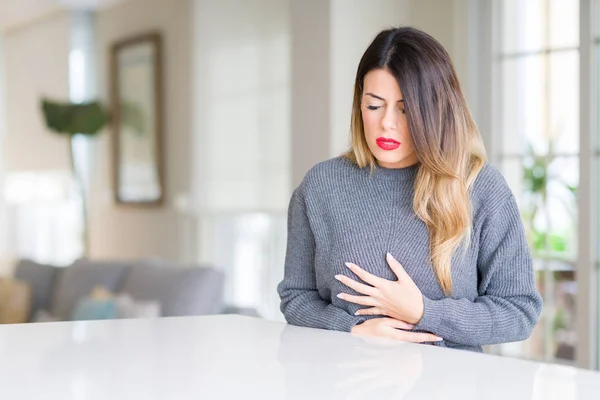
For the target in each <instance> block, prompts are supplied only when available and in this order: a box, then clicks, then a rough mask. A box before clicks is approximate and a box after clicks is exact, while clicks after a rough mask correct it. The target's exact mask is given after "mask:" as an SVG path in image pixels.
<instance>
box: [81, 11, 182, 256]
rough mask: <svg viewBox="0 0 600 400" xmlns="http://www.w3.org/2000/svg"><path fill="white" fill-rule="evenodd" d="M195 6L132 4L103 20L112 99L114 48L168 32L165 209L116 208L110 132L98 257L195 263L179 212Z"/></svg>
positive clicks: (96, 225) (99, 199)
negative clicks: (130, 40) (111, 58)
mask: <svg viewBox="0 0 600 400" xmlns="http://www.w3.org/2000/svg"><path fill="white" fill-rule="evenodd" d="M190 10H191V6H190V2H189V1H187V0H177V1H172V0H132V1H128V2H126V3H124V4H119V5H116V6H114V7H110V8H108V9H104V10H100V11H98V14H97V19H96V26H97V35H98V46H97V48H98V51H99V54H98V63H99V64H98V65H99V67H98V71H99V82H100V85H99V92H100V95H101V97H102V98H103V99H104V100H107V99H108V87H109V80H108V78H109V77H108V74H107V68H108V61H109V60H108V55H109V48H110V45H111V44H112V43H113V42H114V41H116V40H120V39H123V38H125V37H128V36H130V35H136V34H139V33H143V32H146V31H149V30H159V31H161V32H162V33H163V44H164V91H163V93H164V96H165V99H164V106H165V109H164V113H165V114H164V116H165V125H164V139H165V144H164V145H165V157H166V203H165V205H164V206H163V208H160V209H142V208H140V209H136V208H126V207H117V206H115V205H114V204H113V196H112V179H111V177H112V165H111V137H110V132H109V131H107V132H104V134H103V135H102V136H101V138H100V139H99V141H98V143H97V157H96V159H97V163H96V166H95V171H96V172H95V176H94V179H93V187H92V202H91V210H90V216H91V232H90V233H91V256H92V257H97V258H120V259H131V258H139V257H153V256H154V257H161V258H166V259H169V260H172V261H188V260H189V254H190V252H191V246H192V245H191V238H190V232H191V231H192V228H191V226H190V224H191V222H190V221H191V217H189V216H188V215H186V213H185V210H182V209H181V208H178V207H176V206H177V204H179V203H184V202H185V199H186V198H187V197H189V193H190V190H191V187H190V179H191V174H190V171H191V165H192V164H191V158H192V156H193V154H192V152H191V136H190V119H191V115H190V108H189V104H190V99H191V90H190V83H191V80H190V65H191V57H190V51H189V50H190V32H191V28H190V22H191V20H190Z"/></svg>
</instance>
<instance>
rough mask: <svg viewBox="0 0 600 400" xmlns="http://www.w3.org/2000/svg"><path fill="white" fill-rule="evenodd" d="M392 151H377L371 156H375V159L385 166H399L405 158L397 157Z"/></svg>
mask: <svg viewBox="0 0 600 400" xmlns="http://www.w3.org/2000/svg"><path fill="white" fill-rule="evenodd" d="M393 153H394V152H393V151H378V152H377V153H374V154H373V155H374V156H375V159H376V160H377V161H378V162H380V163H385V164H391V165H395V164H399V163H401V162H402V161H404V159H405V158H406V157H403V156H399V155H398V154H393Z"/></svg>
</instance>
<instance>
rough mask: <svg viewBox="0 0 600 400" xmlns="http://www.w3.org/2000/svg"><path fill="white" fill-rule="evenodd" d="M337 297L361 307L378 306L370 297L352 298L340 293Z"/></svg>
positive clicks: (349, 295)
mask: <svg viewBox="0 0 600 400" xmlns="http://www.w3.org/2000/svg"><path fill="white" fill-rule="evenodd" d="M337 297H338V298H340V299H342V300H345V301H347V302H350V303H354V304H360V305H361V306H372V307H374V306H377V305H378V304H377V301H376V300H375V299H374V298H372V297H370V296H353V295H351V294H348V293H340V294H338V295H337Z"/></svg>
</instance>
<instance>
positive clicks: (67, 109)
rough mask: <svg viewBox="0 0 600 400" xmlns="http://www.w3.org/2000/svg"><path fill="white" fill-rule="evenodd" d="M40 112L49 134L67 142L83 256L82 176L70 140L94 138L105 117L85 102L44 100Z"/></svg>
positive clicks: (84, 203) (86, 243)
mask: <svg viewBox="0 0 600 400" xmlns="http://www.w3.org/2000/svg"><path fill="white" fill-rule="evenodd" d="M40 105H41V109H42V113H43V115H44V119H45V122H46V126H47V127H48V129H50V130H51V131H53V132H56V133H57V134H59V135H63V136H65V137H66V138H67V140H68V142H69V155H70V160H71V170H72V173H73V178H74V181H75V186H76V189H77V192H78V193H79V195H80V196H81V202H82V217H83V238H82V241H83V253H84V255H88V252H89V228H88V223H89V222H88V205H87V195H86V192H85V187H84V182H83V176H82V174H81V171H78V169H77V165H76V164H75V154H74V149H73V138H74V137H75V136H76V135H85V136H90V137H93V136H97V135H98V134H99V132H101V130H102V128H103V127H104V126H105V125H106V123H107V122H108V114H107V112H106V111H105V110H104V108H103V107H102V105H101V104H100V102H98V101H92V102H87V103H59V102H55V101H51V100H48V99H42V100H41V104H40Z"/></svg>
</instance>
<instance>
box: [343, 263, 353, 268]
mask: <svg viewBox="0 0 600 400" xmlns="http://www.w3.org/2000/svg"><path fill="white" fill-rule="evenodd" d="M344 264H346V267H348V268H352V264H350V263H349V262H347V263H344Z"/></svg>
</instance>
